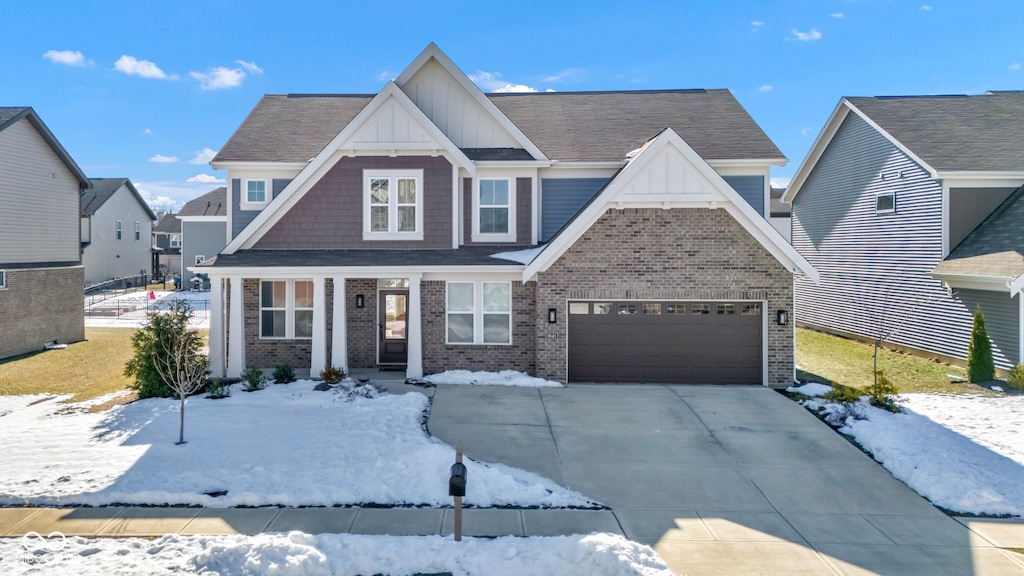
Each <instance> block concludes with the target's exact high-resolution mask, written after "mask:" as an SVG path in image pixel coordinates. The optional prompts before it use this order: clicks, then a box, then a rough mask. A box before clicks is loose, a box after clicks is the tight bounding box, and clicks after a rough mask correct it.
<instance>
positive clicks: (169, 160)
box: [147, 128, 178, 164]
mask: <svg viewBox="0 0 1024 576" xmlns="http://www.w3.org/2000/svg"><path fill="white" fill-rule="evenodd" d="M147 130H148V128H147ZM149 161H150V162H156V163H157V164H174V163H175V162H177V161H178V157H177V156H164V155H163V154H157V155H155V156H153V157H152V158H150V159H149Z"/></svg>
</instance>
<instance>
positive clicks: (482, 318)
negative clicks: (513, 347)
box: [446, 282, 512, 344]
mask: <svg viewBox="0 0 1024 576" xmlns="http://www.w3.org/2000/svg"><path fill="white" fill-rule="evenodd" d="M446 304H447V306H446V308H447V317H448V318H447V320H448V322H447V324H448V328H447V339H446V341H447V343H448V344H509V343H511V342H512V284H511V283H509V282H449V283H448V294H447V302H446Z"/></svg>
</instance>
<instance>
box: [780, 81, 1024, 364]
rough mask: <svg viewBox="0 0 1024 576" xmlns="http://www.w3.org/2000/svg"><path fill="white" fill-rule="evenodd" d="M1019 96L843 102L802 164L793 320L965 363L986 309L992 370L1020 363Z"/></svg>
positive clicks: (793, 190) (1023, 342)
mask: <svg viewBox="0 0 1024 576" xmlns="http://www.w3.org/2000/svg"><path fill="white" fill-rule="evenodd" d="M1022 133H1024V92H990V93H986V94H983V95H977V96H899V97H875V98H843V99H842V100H841V101H840V102H839V104H838V106H837V107H836V109H835V110H834V111H833V113H832V115H831V117H830V118H829V120H828V122H827V124H826V125H825V128H824V129H823V130H822V132H821V134H820V135H819V136H818V138H817V140H816V141H815V143H814V145H813V147H812V148H811V150H810V152H809V154H808V156H807V159H806V160H804V163H803V164H802V165H801V166H800V168H799V170H798V171H797V173H796V175H795V176H794V178H793V180H792V183H791V184H790V187H789V188H788V190H787V191H786V194H785V197H784V198H783V199H784V200H785V201H789V202H792V206H793V214H792V225H793V245H794V246H795V247H796V248H797V250H799V251H800V253H801V254H803V255H804V257H805V258H807V260H809V261H810V262H811V264H812V265H813V266H814V267H815V268H816V269H817V270H818V271H819V273H820V275H821V278H820V283H818V284H814V283H811V282H806V281H804V280H803V279H798V280H797V284H796V318H797V320H798V321H799V322H801V323H805V324H807V325H809V326H811V327H814V328H819V329H823V330H826V331H830V332H834V333H838V334H843V335H852V336H855V337H860V338H868V339H874V338H878V337H880V336H882V337H885V338H886V339H887V341H888V342H889V343H891V344H895V345H898V346H902V347H905V348H908V349H911V350H917V351H924V352H926V353H927V355H930V356H934V357H938V358H942V359H946V360H951V361H963V360H964V359H965V358H966V357H967V348H968V343H969V341H970V333H971V326H972V313H973V312H974V310H975V307H976V306H978V305H980V306H981V309H982V312H983V313H984V314H985V321H986V325H987V328H988V332H989V336H990V338H991V340H992V343H993V350H994V353H995V354H994V356H995V360H996V365H997V366H998V367H1000V368H1003V369H1006V368H1010V367H1012V366H1013V365H1014V364H1016V363H1019V362H1021V359H1022V358H1024V350H1022V346H1024V337H1022V331H1024V321H1022V319H1024V302H1022V300H1021V296H1020V291H1021V288H1022V286H1024V236H1022V235H1021V232H1020V230H1021V220H1020V217H1021V216H1022V210H1024V203H1022V202H1020V201H1019V200H1018V198H1019V197H1020V196H1021V194H1022V193H1024V192H1022V191H1021V190H1020V187H1021V185H1022V184H1024V138H1022V137H1021V134H1022Z"/></svg>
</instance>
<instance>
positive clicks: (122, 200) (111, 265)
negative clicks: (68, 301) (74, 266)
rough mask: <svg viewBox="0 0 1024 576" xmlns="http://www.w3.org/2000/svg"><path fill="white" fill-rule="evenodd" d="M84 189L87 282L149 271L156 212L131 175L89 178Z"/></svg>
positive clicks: (82, 201)
mask: <svg viewBox="0 0 1024 576" xmlns="http://www.w3.org/2000/svg"><path fill="white" fill-rule="evenodd" d="M90 181H92V188H90V189H88V190H86V191H84V192H82V195H81V199H80V204H81V214H82V225H81V227H82V264H83V265H84V266H85V284H86V285H87V286H88V285H92V284H97V283H100V282H104V281H106V280H111V279H113V278H126V277H130V276H140V275H142V274H150V267H151V266H152V261H153V258H152V255H153V244H152V238H153V223H154V222H155V221H156V219H157V218H156V214H154V213H153V210H151V209H150V207H149V205H148V204H146V201H145V200H143V199H142V196H141V195H140V194H139V191H138V190H137V189H136V188H135V185H134V184H132V181H131V180H129V179H128V178H90Z"/></svg>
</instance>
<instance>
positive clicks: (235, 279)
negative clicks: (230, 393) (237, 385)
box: [225, 276, 245, 378]
mask: <svg viewBox="0 0 1024 576" xmlns="http://www.w3.org/2000/svg"><path fill="white" fill-rule="evenodd" d="M228 280H229V281H230V282H231V299H230V301H229V302H228V307H229V311H228V367H227V371H226V374H225V376H227V377H228V378H241V376H242V371H243V370H244V369H245V322H244V318H243V317H242V316H243V314H244V312H243V311H242V310H243V307H242V282H243V279H242V277H241V276H231V277H230V278H228Z"/></svg>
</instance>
